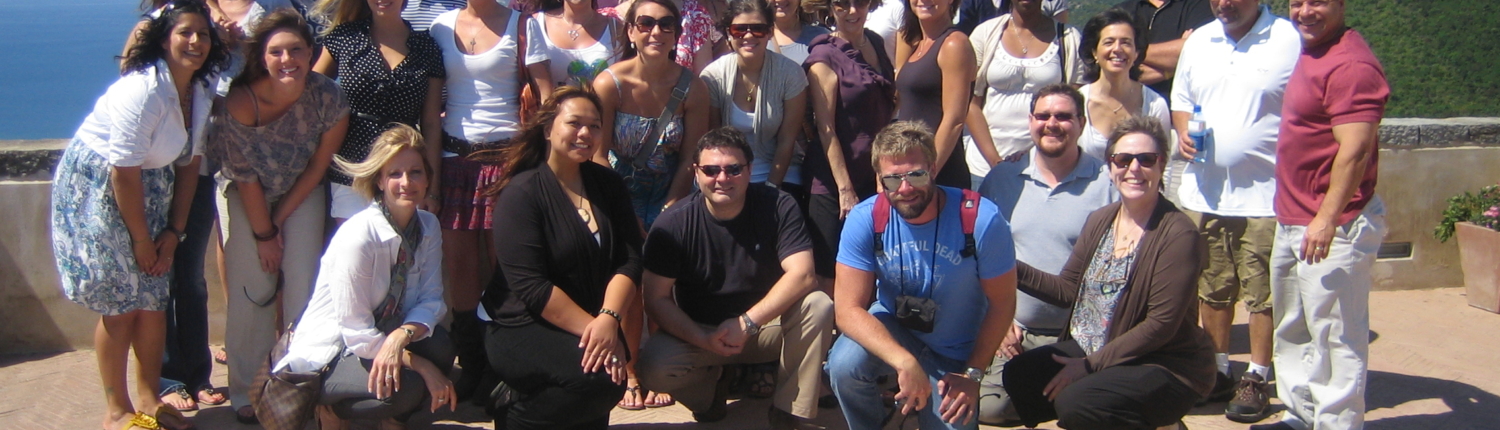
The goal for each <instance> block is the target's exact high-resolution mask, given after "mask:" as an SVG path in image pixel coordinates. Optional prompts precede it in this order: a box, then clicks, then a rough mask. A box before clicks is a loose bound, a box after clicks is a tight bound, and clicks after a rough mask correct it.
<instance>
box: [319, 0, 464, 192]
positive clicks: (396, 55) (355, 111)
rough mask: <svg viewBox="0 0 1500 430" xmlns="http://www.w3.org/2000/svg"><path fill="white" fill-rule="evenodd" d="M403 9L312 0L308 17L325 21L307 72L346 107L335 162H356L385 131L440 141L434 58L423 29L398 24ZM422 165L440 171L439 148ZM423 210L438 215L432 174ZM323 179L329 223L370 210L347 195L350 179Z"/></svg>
mask: <svg viewBox="0 0 1500 430" xmlns="http://www.w3.org/2000/svg"><path fill="white" fill-rule="evenodd" d="M402 4H404V2H399V1H390V2H376V1H371V0H319V1H318V3H317V5H316V6H314V8H313V9H314V10H315V11H316V12H315V13H316V14H317V15H319V16H321V17H323V18H325V19H327V20H328V28H326V29H325V30H324V33H323V35H322V39H321V40H320V42H322V44H323V54H322V55H321V56H319V57H318V63H317V64H315V65H313V71H315V72H318V73H321V74H323V75H324V76H328V77H330V78H335V79H338V83H339V87H340V88H343V90H344V96H345V97H348V99H349V106H350V110H351V112H350V117H349V133H348V134H347V135H346V137H345V138H344V144H343V146H341V147H339V152H338V155H339V156H340V157H343V158H345V159H347V160H349V161H353V162H359V161H362V160H364V159H365V155H366V154H368V153H369V152H370V145H371V143H373V142H374V141H375V136H377V135H379V134H380V132H382V131H384V130H385V129H386V128H388V127H389V126H390V125H391V124H392V123H401V124H406V125H409V126H413V127H417V128H418V129H420V130H421V131H422V138H423V139H424V140H425V141H428V142H441V141H442V138H443V128H442V113H443V81H444V79H446V78H447V72H446V70H445V69H444V68H443V57H442V55H443V54H442V51H441V50H440V49H438V45H437V42H436V41H434V40H433V39H432V37H431V36H429V35H428V34H427V32H426V31H424V30H425V29H414V28H412V27H411V24H410V23H408V22H406V20H403V19H402V18H401V6H402ZM427 151H428V154H426V156H427V162H428V163H429V164H432V165H433V166H434V168H435V169H438V168H441V164H440V163H439V161H440V158H442V145H437V144H433V145H427ZM432 173H433V177H432V178H431V180H430V181H428V182H429V185H430V186H431V187H432V188H431V189H430V190H428V193H427V199H428V200H429V201H427V202H425V203H423V205H422V207H423V209H427V210H430V211H432V212H435V213H436V212H439V207H440V206H441V204H440V202H439V201H438V199H439V196H441V195H442V188H441V187H440V185H441V184H440V183H439V182H441V180H440V178H441V176H439V173H441V172H439V171H437V170H434V171H433V172H432ZM328 179H329V180H330V181H332V182H333V185H331V186H330V191H331V192H330V194H332V196H331V198H330V200H331V202H332V203H331V204H330V206H329V208H328V211H329V214H330V215H331V216H333V218H334V220H335V221H341V220H344V219H347V218H349V217H350V216H353V215H354V214H355V213H358V212H359V211H361V210H364V208H365V206H368V205H369V204H370V202H369V201H368V200H366V199H364V198H362V197H360V196H359V195H358V193H355V192H354V190H353V189H351V188H350V187H349V185H350V183H351V178H350V177H349V176H348V175H345V174H343V173H341V172H339V171H337V170H334V171H330V172H329V174H328Z"/></svg>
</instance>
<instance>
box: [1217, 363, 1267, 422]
mask: <svg viewBox="0 0 1500 430" xmlns="http://www.w3.org/2000/svg"><path fill="white" fill-rule="evenodd" d="M1270 404H1271V384H1269V383H1266V381H1265V379H1263V377H1262V376H1260V375H1259V374H1255V373H1249V372H1246V373H1245V376H1244V377H1241V378H1240V382H1239V384H1236V386H1235V388H1234V399H1231V400H1230V401H1229V405H1228V406H1225V407H1224V418H1228V419H1229V420H1230V421H1234V422H1240V423H1247V424H1248V423H1253V422H1257V421H1260V420H1263V419H1266V415H1268V414H1269V412H1270V411H1271V408H1270Z"/></svg>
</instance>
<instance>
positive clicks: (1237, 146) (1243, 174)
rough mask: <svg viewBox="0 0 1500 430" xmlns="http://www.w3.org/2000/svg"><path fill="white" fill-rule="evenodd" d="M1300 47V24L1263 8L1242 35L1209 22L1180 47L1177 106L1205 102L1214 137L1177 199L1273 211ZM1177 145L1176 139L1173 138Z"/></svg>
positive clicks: (1227, 209)
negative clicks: (1286, 106)
mask: <svg viewBox="0 0 1500 430" xmlns="http://www.w3.org/2000/svg"><path fill="white" fill-rule="evenodd" d="M1301 52H1302V39H1301V36H1299V35H1298V34H1297V29H1296V27H1293V26H1292V23H1291V22H1290V21H1287V20H1286V19H1285V18H1281V17H1277V16H1275V15H1273V14H1272V13H1271V10H1270V8H1267V7H1265V6H1261V9H1260V18H1259V19H1257V20H1256V21H1255V25H1254V26H1253V27H1252V28H1251V29H1250V32H1249V33H1246V34H1245V36H1244V37H1242V38H1240V40H1237V41H1236V40H1233V39H1230V38H1229V37H1228V36H1227V35H1225V33H1224V24H1223V23H1221V22H1219V21H1218V20H1214V21H1210V22H1209V23H1208V24H1206V25H1204V26H1203V27H1200V28H1198V30H1196V31H1194V32H1193V34H1192V36H1189V37H1188V39H1187V41H1186V42H1185V43H1184V44H1183V46H1182V54H1181V57H1179V59H1178V62H1177V78H1176V79H1177V80H1176V83H1175V84H1173V86H1172V110H1174V111H1178V112H1187V113H1192V112H1193V105H1200V106H1202V107H1203V118H1204V121H1205V122H1206V123H1207V125H1208V128H1209V130H1211V135H1210V138H1209V139H1210V141H1211V143H1210V149H1209V151H1208V157H1209V158H1208V161H1207V162H1203V163H1189V164H1188V167H1187V169H1186V170H1184V171H1183V173H1182V184H1181V186H1179V187H1178V199H1179V200H1180V201H1181V202H1182V206H1183V207H1186V208H1187V209H1191V210H1194V211H1197V212H1206V213H1212V214H1216V215H1223V216H1234V217H1269V216H1275V214H1276V213H1275V211H1274V210H1273V208H1272V198H1273V197H1275V195H1276V179H1275V177H1276V136H1277V133H1278V132H1279V130H1280V127H1281V103H1282V100H1283V99H1284V98H1285V95H1286V83H1287V79H1289V78H1291V76H1292V69H1293V68H1294V67H1295V66H1296V65H1297V56H1298V54H1299V53H1301ZM1174 143H1175V142H1174Z"/></svg>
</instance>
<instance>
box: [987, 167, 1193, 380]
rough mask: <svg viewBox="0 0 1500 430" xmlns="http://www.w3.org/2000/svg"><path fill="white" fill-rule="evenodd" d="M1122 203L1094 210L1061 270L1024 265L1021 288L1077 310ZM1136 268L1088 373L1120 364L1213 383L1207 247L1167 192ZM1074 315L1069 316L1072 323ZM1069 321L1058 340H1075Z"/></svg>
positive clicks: (1148, 226) (1143, 242)
mask: <svg viewBox="0 0 1500 430" xmlns="http://www.w3.org/2000/svg"><path fill="white" fill-rule="evenodd" d="M1121 204H1122V203H1121V202H1115V203H1113V204H1110V205H1109V206H1105V207H1103V208H1100V209H1099V210H1096V211H1094V213H1092V214H1090V215H1089V219H1088V222H1087V223H1085V224H1084V225H1083V233H1082V234H1081V235H1080V236H1079V238H1078V242H1077V243H1075V244H1074V245H1073V255H1072V256H1070V257H1069V258H1068V263H1067V265H1065V266H1063V269H1062V273H1061V274H1058V275H1053V274H1050V273H1047V272H1043V271H1041V270H1037V269H1035V268H1032V267H1031V266H1029V265H1026V264H1025V263H1022V264H1019V265H1018V266H1019V267H1018V270H1017V274H1018V277H1019V282H1018V284H1019V287H1020V289H1021V290H1023V291H1025V292H1027V293H1028V294H1031V295H1033V296H1036V297H1037V298H1039V299H1042V300H1043V301H1046V302H1048V303H1051V304H1054V305H1057V306H1062V307H1065V308H1069V309H1072V308H1073V302H1074V301H1076V300H1077V299H1078V295H1079V290H1080V286H1081V285H1082V284H1083V275H1084V272H1085V271H1086V270H1088V267H1089V263H1090V261H1091V260H1093V256H1094V251H1095V249H1097V248H1098V247H1099V243H1100V242H1101V241H1102V240H1104V235H1105V233H1106V232H1107V231H1108V230H1109V228H1110V225H1111V223H1112V222H1114V219H1115V213H1117V212H1119V210H1120V206H1121ZM1145 230H1146V231H1145V232H1144V233H1143V235H1142V237H1141V243H1140V248H1139V249H1138V250H1137V252H1136V257H1135V267H1133V268H1131V271H1130V277H1129V280H1128V281H1127V287H1126V289H1125V295H1124V296H1122V297H1121V298H1120V301H1119V303H1118V304H1117V305H1116V306H1115V311H1114V317H1113V319H1112V320H1111V321H1113V322H1112V323H1111V324H1110V327H1109V333H1108V334H1107V335H1108V340H1107V341H1106V343H1105V345H1104V347H1103V348H1100V349H1099V351H1097V352H1094V353H1093V354H1090V355H1089V356H1088V357H1086V358H1085V364H1086V365H1087V367H1088V370H1089V372H1090V373H1093V372H1095V371H1098V370H1099V369H1103V368H1106V367H1110V366H1118V365H1156V366H1161V367H1162V368H1165V369H1166V370H1167V371H1169V372H1172V374H1173V375H1176V376H1177V378H1178V379H1181V380H1182V381H1183V382H1184V383H1186V384H1187V385H1188V386H1191V387H1192V388H1193V390H1195V391H1197V392H1198V394H1200V395H1205V396H1206V395H1208V393H1209V391H1211V390H1212V389H1213V384H1214V372H1216V371H1217V370H1216V369H1215V367H1214V355H1213V344H1212V343H1211V341H1210V340H1209V338H1208V334H1207V333H1206V332H1204V331H1203V329H1201V328H1199V327H1198V325H1197V324H1196V322H1197V320H1198V318H1197V315H1198V300H1197V296H1196V290H1197V285H1198V273H1199V271H1200V268H1199V263H1200V253H1201V252H1202V248H1203V246H1202V245H1201V243H1202V242H1201V239H1200V238H1199V236H1198V230H1197V228H1196V227H1195V226H1194V223H1193V222H1192V220H1191V219H1189V218H1188V217H1187V215H1184V214H1183V213H1182V212H1180V211H1178V210H1177V207H1176V206H1173V205H1172V203H1171V202H1168V201H1167V199H1166V198H1164V197H1158V200H1157V204H1156V209H1155V210H1154V211H1153V213H1152V214H1151V220H1150V221H1149V222H1147V223H1146V229H1145ZM1071 320H1072V317H1071V315H1070V317H1069V322H1070V324H1071ZM1071 338H1072V335H1071V334H1070V330H1069V328H1068V327H1064V329H1063V332H1062V337H1061V338H1060V339H1059V340H1068V339H1071Z"/></svg>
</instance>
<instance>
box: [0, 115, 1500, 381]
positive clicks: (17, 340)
mask: <svg viewBox="0 0 1500 430" xmlns="http://www.w3.org/2000/svg"><path fill="white" fill-rule="evenodd" d="M1380 133H1381V154H1380V178H1379V184H1380V185H1379V188H1378V192H1379V194H1380V196H1381V198H1382V199H1384V201H1385V203H1386V208H1387V215H1386V221H1387V224H1388V225H1389V227H1390V231H1389V233H1388V234H1387V235H1386V237H1385V246H1384V247H1383V249H1382V257H1383V258H1382V259H1381V260H1380V261H1379V263H1377V264H1376V266H1375V269H1374V270H1375V273H1374V274H1373V276H1374V277H1375V279H1376V288H1377V289H1383V290H1391V289H1419V288H1435V287H1451V286H1459V285H1462V284H1463V274H1462V272H1461V271H1460V269H1459V264H1458V250H1457V246H1455V245H1454V244H1452V243H1446V244H1444V243H1439V242H1437V241H1436V240H1434V239H1433V238H1432V229H1433V227H1434V226H1435V225H1437V222H1438V220H1439V219H1440V217H1441V213H1442V209H1443V207H1444V204H1445V202H1444V201H1445V200H1446V199H1447V198H1448V197H1449V196H1452V195H1454V194H1457V193H1460V192H1463V191H1471V190H1477V189H1479V188H1480V187H1483V186H1485V185H1489V184H1494V183H1496V182H1497V181H1500V169H1497V167H1500V118H1449V119H1412V118H1391V119H1386V120H1385V121H1383V122H1382V123H1381V126H1380ZM67 143H68V141H67V140H64V139H53V140H29V141H15V140H11V141H0V205H3V207H4V209H3V211H4V212H3V213H4V214H5V216H0V354H5V353H14V352H34V351H57V350H67V349H74V348H87V347H89V346H90V343H91V338H92V334H93V330H94V325H95V324H97V322H98V320H99V317H98V315H97V314H94V313H93V312H90V311H88V310H86V309H83V307H81V306H78V305H76V304H73V303H71V302H69V301H68V300H67V299H66V298H64V297H62V295H61V293H60V291H59V288H58V278H57V269H56V264H55V262H54V261H53V258H52V246H51V235H50V234H48V229H49V226H50V222H49V217H50V198H51V191H52V187H51V183H50V179H51V176H52V171H53V169H54V168H55V165H56V163H57V160H58V159H59V158H60V156H61V153H62V150H63V147H64V146H65V145H67ZM209 252H210V254H213V253H215V252H216V251H215V250H214V247H209ZM207 260H208V261H209V262H213V261H214V260H215V257H214V256H213V255H210V258H208V259H207ZM207 273H208V279H209V296H210V297H209V309H210V315H211V317H210V321H211V325H212V326H213V327H212V329H211V330H210V333H214V334H215V337H216V338H217V337H218V334H220V333H223V324H224V298H223V296H222V294H221V291H222V288H221V287H220V286H219V283H218V281H217V279H218V275H217V270H216V265H214V264H212V263H210V264H208V267H207Z"/></svg>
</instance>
